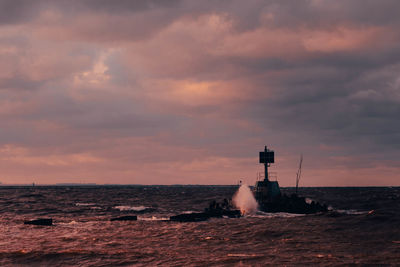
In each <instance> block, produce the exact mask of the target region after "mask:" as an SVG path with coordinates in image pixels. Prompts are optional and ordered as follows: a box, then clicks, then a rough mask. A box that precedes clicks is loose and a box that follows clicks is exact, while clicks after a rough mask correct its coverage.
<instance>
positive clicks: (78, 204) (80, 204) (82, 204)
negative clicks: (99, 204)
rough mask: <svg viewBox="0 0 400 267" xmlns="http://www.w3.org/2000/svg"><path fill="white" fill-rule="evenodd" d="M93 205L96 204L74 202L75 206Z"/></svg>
mask: <svg viewBox="0 0 400 267" xmlns="http://www.w3.org/2000/svg"><path fill="white" fill-rule="evenodd" d="M94 205H96V203H80V202H77V203H75V206H94Z"/></svg>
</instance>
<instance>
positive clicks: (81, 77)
mask: <svg viewBox="0 0 400 267" xmlns="http://www.w3.org/2000/svg"><path fill="white" fill-rule="evenodd" d="M398 10H400V2H398V1H389V0H388V1H386V0H383V1H379V2H378V1H361V0H360V1H341V0H340V1H323V0H299V1H286V0H283V1H282V0H280V1H277V0H274V1H272V0H271V1H257V0H252V1H239V0H237V1H194V0H193V1H105V0H97V1H95V0H93V1H92V0H83V1H46V0H43V1H22V0H18V1H1V0H0V25H1V26H0V30H1V35H0V36H1V37H0V59H1V62H0V94H1V98H0V104H1V106H0V117H1V119H2V122H3V125H4V126H5V127H4V128H3V129H1V131H0V149H3V150H1V151H3V152H4V153H6V154H7V153H9V155H11V156H7V157H6V158H7V160H8V161H10V160H11V159H12V160H14V162H17V163H15V164H16V165H15V166H16V167H15V168H17V169H19V165H18V164H22V163H20V162H23V164H27V165H29V164H31V165H35V164H39V165H38V166H43V165H40V164H44V163H43V162H45V164H47V163H46V158H42V157H45V156H46V155H49V157H50V156H52V157H53V158H49V161H51V162H52V163H51V164H54V166H58V165H57V164H59V166H61V167H59V168H60V169H57V167H54V169H51V170H57V171H61V170H65V169H63V167H62V166H67V167H68V166H75V165H74V164H77V165H79V164H80V163H81V162H101V163H99V164H101V167H102V171H104V174H103V173H98V171H97V170H98V169H99V168H93V169H91V171H93V172H95V173H96V171H97V174H98V175H99V176H101V175H106V174H109V173H113V172H108V170H124V169H125V170H133V169H135V170H141V175H142V176H144V177H146V175H147V172H146V168H148V166H149V165H146V166H145V167H141V166H139V163H140V164H152V163H153V161H154V159H157V160H158V161H160V162H159V164H160V165H159V167H158V168H159V170H161V169H162V170H164V169H168V167H169V166H170V165H171V166H172V167H170V169H168V171H167V172H166V173H165V176H168V177H172V178H170V179H171V180H170V181H169V182H171V183H172V182H174V181H176V180H174V177H175V176H176V175H179V174H177V173H182V174H181V175H182V176H183V177H184V176H185V175H187V176H190V177H192V175H194V176H195V175H197V173H195V172H193V171H192V172H191V171H190V170H192V169H196V168H197V169H205V170H209V173H211V175H208V176H210V177H211V176H212V175H214V174H218V175H221V172H219V169H220V166H221V165H222V166H224V168H226V169H229V170H230V169H232V170H235V171H236V172H240V171H242V172H243V170H245V169H248V168H249V166H250V165H246V164H247V162H246V160H249V159H251V160H253V157H254V158H255V157H256V156H257V153H256V152H257V151H256V150H257V149H258V148H259V146H260V145H261V146H262V145H263V144H264V143H267V144H271V145H272V146H275V147H277V148H278V149H279V150H282V152H281V155H282V159H284V160H282V162H284V163H283V166H284V167H285V168H288V165H284V164H288V163H287V162H288V161H289V159H290V157H291V156H292V155H293V154H296V155H297V153H299V151H306V152H307V153H308V154H309V156H308V157H309V158H310V159H309V162H310V163H309V165H308V166H309V167H310V168H311V171H310V172H312V171H315V170H320V169H321V168H323V167H327V166H328V167H327V169H329V168H330V169H334V168H337V167H338V166H347V167H349V168H350V167H351V166H353V167H354V168H355V171H357V170H360V169H362V168H364V166H372V164H375V163H376V166H378V165H380V166H385V167H388V168H389V167H390V168H395V167H396V162H393V158H395V157H397V158H398V157H399V156H400V155H399V145H400V121H399V119H400V108H399V107H400V93H399V91H400V33H399V30H398V29H399V28H400V17H399V16H398V15H397V12H398ZM177 151H179V153H178V152H177ZM254 151H255V152H254ZM371 151H380V153H371ZM7 155H8V154H7ZM163 158H165V159H163ZM132 159H135V161H133V160H132ZM12 160H11V161H12ZM18 160H19V161H18ZM285 160H286V163H285ZM243 162H245V163H243ZM343 162H346V163H343ZM217 163H218V164H217ZM132 164H133V165H134V167H132ZM135 164H136V165H135ZM163 164H165V165H163ZM196 164H197V165H196ZM241 164H244V165H241ZM251 164H252V166H253V165H254V164H255V163H251ZM235 165H236V167H235ZM52 166H53V165H52ZM82 166H85V165H82ZM160 166H161V167H160ZM321 166H322V167H321ZM373 166H375V165H373ZM67 167H65V168H67ZM52 168H53V167H52ZM207 168H209V169H207ZM235 168H236V169H235ZM100 169H101V168H100ZM154 169H157V168H154ZM76 170H77V172H76V173H73V175H77V176H79V175H81V172H80V169H79V168H76ZM188 170H189V171H188ZM242 172H240V173H242ZM377 172H378V170H376V172H375V173H377ZM127 173H128V172H127ZM371 173H373V172H371ZM113 174H114V173H113ZM118 174H119V175H122V176H124V175H125V176H124V177H125V178H124V180H123V181H129V179H130V177H131V176H130V175H132V174H131V173H128V174H126V173H123V172H118ZM53 175H54V173H53ZM71 175H72V174H71ZM232 175H233V172H231V173H228V174H225V176H223V177H224V179H226V183H230V182H231V181H230V180H229V179H232V178H231V176H232ZM234 175H238V174H236V173H235V174H234ZM322 175H323V176H324V175H326V176H327V177H328V176H329V175H332V174H329V171H326V172H325V173H322ZM371 175H372V174H371ZM122 176H121V177H122ZM153 176H154V177H153V180H152V181H154V182H155V183H157V182H159V180H158V179H159V176H158V173H157V175H153ZM194 176H193V177H194ZM199 177H200V176H198V177H197V178H193V180H192V181H190V182H193V183H196V182H197V181H198V180H196V179H200V178H199ZM393 177H394V176H392V177H391V178H390V179H391V180H390V179H389V178H388V179H389V180H388V181H393V179H394V178H393ZM203 178H204V177H203ZM203 178H202V179H203ZM121 179H122V178H121ZM207 179H208V180H207ZM207 179H205V180H207V181H206V183H212V180H211V178H207ZM326 179H327V178H326ZM344 179H345V178H343V180H341V181H344ZM205 180H202V181H205ZM141 181H143V182H147V181H148V180H146V178H143V179H142V180H141ZM315 181H317V180H315ZM357 181H358V180H357ZM388 183H389V182H388ZM310 184H313V183H310ZM315 184H317V183H314V184H313V185H315ZM320 184H323V182H321V183H320ZM339 184H340V182H339Z"/></svg>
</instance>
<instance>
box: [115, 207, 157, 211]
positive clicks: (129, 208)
mask: <svg viewBox="0 0 400 267" xmlns="http://www.w3.org/2000/svg"><path fill="white" fill-rule="evenodd" d="M113 209H117V210H119V211H134V212H151V211H154V210H155V209H154V208H152V207H146V206H115V207H113Z"/></svg>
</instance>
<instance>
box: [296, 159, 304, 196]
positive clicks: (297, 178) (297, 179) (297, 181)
mask: <svg viewBox="0 0 400 267" xmlns="http://www.w3.org/2000/svg"><path fill="white" fill-rule="evenodd" d="M302 163H303V154H301V155H300V164H299V170H298V171H297V174H296V195H297V189H298V187H299V181H300V176H301V164H302Z"/></svg>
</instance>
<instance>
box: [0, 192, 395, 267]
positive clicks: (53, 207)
mask: <svg viewBox="0 0 400 267" xmlns="http://www.w3.org/2000/svg"><path fill="white" fill-rule="evenodd" d="M236 190H237V187H236V186H87V187H73V186H57V187H56V186H54V187H50V186H49V187H40V186H39V187H5V186H3V187H0V266H157V265H160V266H266V265H271V266H272V265H274V266H275V265H286V266H293V265H319V266H331V265H356V266H357V265H369V264H370V265H388V266H391V265H393V266H396V265H398V266H400V188H399V187H371V188H301V191H300V194H301V195H304V196H307V197H308V198H310V199H312V200H317V201H319V202H322V203H326V204H328V205H329V206H330V209H331V210H332V211H333V212H330V213H327V214H315V215H292V214H285V213H280V214H268V213H263V212H258V213H256V214H253V215H249V216H245V217H242V218H239V219H233V218H232V219H228V218H222V219H211V220H209V221H205V222H195V223H179V222H169V221H165V219H167V218H169V216H171V215H176V214H179V213H182V212H189V211H202V210H203V209H204V208H205V207H207V206H208V203H209V202H210V201H212V200H222V199H224V198H231V197H232V195H233V194H234V193H235V191H236ZM292 190H293V189H291V188H285V189H283V191H286V192H289V193H290V192H291V191H292ZM122 215H137V216H138V221H125V222H124V221H113V222H111V221H109V220H110V218H112V217H116V216H122ZM40 217H45V218H53V219H54V226H33V225H24V224H23V222H24V221H25V220H29V219H35V218H40Z"/></svg>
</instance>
